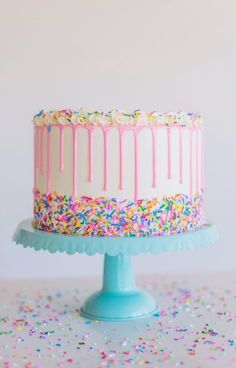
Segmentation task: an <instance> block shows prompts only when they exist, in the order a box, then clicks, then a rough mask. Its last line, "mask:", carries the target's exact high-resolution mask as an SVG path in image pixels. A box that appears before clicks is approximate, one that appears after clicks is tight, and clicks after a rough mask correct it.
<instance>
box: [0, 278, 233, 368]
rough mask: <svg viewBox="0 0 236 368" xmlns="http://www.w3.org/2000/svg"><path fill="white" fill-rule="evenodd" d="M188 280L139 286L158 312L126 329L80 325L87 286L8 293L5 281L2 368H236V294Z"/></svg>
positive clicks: (0, 298) (0, 318) (0, 307)
mask: <svg viewBox="0 0 236 368" xmlns="http://www.w3.org/2000/svg"><path fill="white" fill-rule="evenodd" d="M190 280H191V278H188V280H187V279H184V278H180V277H177V278H176V277H175V280H174V281H172V280H171V278H170V277H169V278H165V277H163V276H157V277H152V278H150V277H149V278H148V279H143V280H141V281H142V282H140V284H142V287H143V288H144V289H146V290H148V291H149V292H151V293H152V294H153V296H154V297H155V298H156V300H157V306H158V310H157V311H156V312H155V313H154V315H153V316H152V317H150V318H148V319H143V320H137V321H130V322H125V323H107V322H101V321H95V320H86V319H83V318H82V317H81V316H80V311H79V307H80V305H81V303H82V301H83V300H84V299H85V296H86V295H88V293H90V292H91V290H90V289H88V286H87V287H86V288H83V287H82V285H81V288H80V289H78V288H76V287H75V286H74V285H75V282H74V285H73V282H70V281H69V280H68V281H67V283H66V282H64V284H63V283H61V282H59V281H58V282H56V281H55V282H54V284H53V285H50V284H48V282H47V283H46V282H45V283H44V284H43V282H41V283H42V284H40V283H39V282H34V283H33V284H32V282H31V287H29V286H28V287H27V282H26V283H24V284H23V283H22V282H21V284H20V285H21V286H20V288H19V286H18V284H19V283H17V282H16V283H15V285H14V286H13V285H12V284H11V286H10V287H9V288H8V287H6V285H7V282H5V285H4V288H2V290H0V331H1V334H0V367H1V368H2V367H3V368H5V367H20V368H22V367H23V368H45V367H52V368H53V367H65V368H67V367H79V368H87V367H94V368H102V367H105V368H110V367H114V368H120V367H123V366H128V367H129V366H130V367H139V366H144V367H145V366H146V367H150V368H156V367H161V366H162V365H163V366H165V367H169V368H173V367H187V368H191V367H193V368H208V367H212V368H218V367H219V368H220V367H229V368H230V367H231V368H232V367H236V360H235V356H236V339H235V336H236V313H235V310H236V309H235V303H236V300H235V297H234V295H235V294H234V293H235V290H230V289H229V287H228V286H227V288H224V286H222V287H218V288H217V289H216V288H214V287H210V286H208V285H207V282H209V277H208V278H207V280H206V281H205V282H204V284H203V285H202V284H200V283H199V282H198V284H197V285H195V284H193V283H192V284H191V282H190ZM78 282H79V281H78ZM23 285H24V286H23ZM28 285H29V283H28ZM32 285H33V287H32ZM45 285H46V287H45ZM222 285H223V282H222ZM18 289H19V290H18ZM16 290H18V291H16Z"/></svg>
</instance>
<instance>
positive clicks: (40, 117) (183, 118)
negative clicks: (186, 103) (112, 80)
mask: <svg viewBox="0 0 236 368" xmlns="http://www.w3.org/2000/svg"><path fill="white" fill-rule="evenodd" d="M33 123H34V124H35V125H36V126H42V125H58V124H59V125H61V124H62V125H77V124H78V125H129V126H135V125H153V126H175V125H176V126H188V127H196V126H199V125H201V124H202V117H201V115H200V114H199V113H194V112H184V111H178V112H158V111H152V112H150V113H146V112H144V111H141V110H135V111H133V112H132V113H127V112H125V111H123V110H119V109H112V110H110V111H107V112H103V111H93V112H87V111H85V110H84V109H82V108H81V109H79V110H71V109H64V110H49V111H45V110H41V111H39V113H38V114H36V115H35V116H34V117H33Z"/></svg>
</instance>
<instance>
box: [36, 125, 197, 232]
mask: <svg viewBox="0 0 236 368" xmlns="http://www.w3.org/2000/svg"><path fill="white" fill-rule="evenodd" d="M34 139H35V168H34V195H35V201H34V226H35V227H36V228H37V229H40V230H43V231H49V232H59V233H65V234H74V235H85V236H87V235H98V236H148V235H151V236H155V235H166V234H173V233H179V232H184V231H191V230H193V229H196V228H198V227H200V226H201V225H202V224H203V222H204V212H203V192H204V168H203V142H202V131H201V127H200V126H199V125H196V126H194V125H190V126H186V125H180V124H177V125H176V124H174V125H152V124H147V125H139V124H133V125H124V124H123V125H122V124H121V125H119V124H118V125H115V126H114V125H109V124H108V125H102V124H97V125H90V124H69V123H64V124H60V123H57V124H55V123H54V124H53V125H52V124H49V125H48V126H47V125H46V124H41V125H35V136H34Z"/></svg>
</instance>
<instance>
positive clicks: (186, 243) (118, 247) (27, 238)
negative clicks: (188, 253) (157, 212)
mask: <svg viewBox="0 0 236 368" xmlns="http://www.w3.org/2000/svg"><path fill="white" fill-rule="evenodd" d="M13 239H14V241H15V242H16V243H17V244H22V245H23V246H24V247H31V248H34V249H35V250H38V251H39V250H41V249H43V250H48V251H49V252H50V253H55V252H66V253H67V254H75V253H85V254H87V255H90V256H92V255H94V254H96V253H99V254H103V255H104V273H103V287H102V289H101V290H100V291H98V292H96V293H94V294H92V295H91V296H90V297H88V299H87V300H86V301H85V302H84V304H83V306H82V308H81V314H82V315H83V316H84V317H87V318H90V319H97V320H103V321H125V320H129V319H137V318H142V317H146V316H148V315H150V314H152V313H153V312H155V309H156V303H155V301H154V299H153V298H152V296H151V295H149V294H148V293H146V292H144V291H140V290H138V289H137V287H136V285H135V281H134V273H133V268H132V264H131V257H132V256H134V255H136V254H140V253H151V254H158V253H160V252H170V251H174V250H180V249H194V248H196V247H200V246H207V245H210V244H213V243H214V242H215V241H216V240H217V239H218V231H217V229H216V227H215V226H214V225H211V224H207V225H204V226H202V227H201V228H200V229H198V230H195V231H192V232H188V233H183V234H176V235H165V236H158V237H116V238H106V237H98V236H95V237H84V236H74V235H62V234H56V233H45V232H43V231H37V230H35V229H34V228H33V226H32V219H28V220H24V221H22V222H21V223H20V224H19V226H18V228H17V229H16V231H15V234H14V236H13Z"/></svg>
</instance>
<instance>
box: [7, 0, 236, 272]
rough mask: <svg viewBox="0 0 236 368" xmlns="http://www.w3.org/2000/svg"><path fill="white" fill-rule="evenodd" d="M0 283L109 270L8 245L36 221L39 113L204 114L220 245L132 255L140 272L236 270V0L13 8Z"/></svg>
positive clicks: (108, 0) (125, 0) (133, 0)
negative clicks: (19, 229) (20, 228)
mask: <svg viewBox="0 0 236 368" xmlns="http://www.w3.org/2000/svg"><path fill="white" fill-rule="evenodd" d="M0 17H1V19H0V38H1V43H0V45H1V57H0V78H1V85H0V89H1V90H0V104H1V109H0V113H1V128H0V138H1V139H0V142H1V143H0V144H1V146H0V169H1V171H0V177H1V180H0V193H1V200H0V202H1V203H0V215H1V218H0V224H1V225H0V237H1V243H0V277H4V278H7V277H28V276H34V277H36V276H58V275H60V276H78V275H92V274H98V273H100V272H101V265H102V258H101V256H94V257H88V256H84V255H74V256H73V257H72V256H67V255H61V254H53V255H50V254H48V253H47V252H35V251H33V250H30V249H24V248H22V247H20V246H16V245H15V244H14V243H13V242H12V241H11V236H12V233H13V232H14V230H15V228H16V226H17V224H18V222H19V221H20V220H22V219H24V218H26V217H30V216H31V215H32V203H33V197H32V187H33V129H32V124H31V119H32V115H33V114H34V113H36V112H38V111H39V110H40V109H41V108H49V109H50V108H64V107H70V108H78V107H80V106H83V107H84V108H85V109H87V110H94V109H102V110H103V109H104V110H106V109H109V108H111V107H118V108H123V109H126V110H128V111H132V110H133V109H135V108H141V109H143V110H146V111H150V110H153V109H158V110H159V111H167V110H179V109H182V110H187V111H199V112H201V113H202V114H203V116H204V121H205V142H206V145H205V150H206V165H205V166H206V182H207V189H208V190H207V195H206V211H207V215H208V218H209V219H210V220H211V221H212V222H214V223H215V224H216V225H217V226H218V228H219V231H220V234H221V239H220V241H219V242H218V243H217V245H216V246H215V247H214V248H213V247H210V248H208V249H201V250H195V251H186V252H180V253H173V254H162V255H159V256H151V255H145V256H144V255H140V256H137V257H135V264H136V269H137V271H138V272H141V273H145V272H158V271H161V272H173V271H175V272H190V271H191V272H203V271H208V270H209V271H213V270H214V271H218V270H233V269H235V268H236V266H235V263H236V242H235V235H234V234H235V229H236V213H235V212H236V211H235V208H236V200H235V194H236V193H235V157H236V156H235V154H236V149H235V145H236V143H235V140H236V128H235V126H236V109H235V104H236V101H235V100H236V98H235V88H236V87H235V85H236V72H235V65H236V48H235V45H236V22H235V18H236V1H235V0H178V1H177V0H153V1H151V0H150V1H149V0H146V1H139V0H119V1H118V0H116V1H114V0H100V1H96V0H83V1H79V0H74V1H71V0H66V1H60V0H47V1H46V0H41V1H35V0H21V1H17V0H8V1H2V3H1V14H0Z"/></svg>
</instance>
